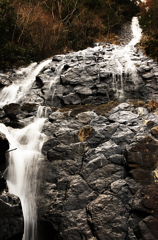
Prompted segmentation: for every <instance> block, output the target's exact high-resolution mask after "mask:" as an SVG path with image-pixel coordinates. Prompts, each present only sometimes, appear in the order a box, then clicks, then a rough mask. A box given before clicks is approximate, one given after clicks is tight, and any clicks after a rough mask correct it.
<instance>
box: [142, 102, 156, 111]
mask: <svg viewBox="0 0 158 240" xmlns="http://www.w3.org/2000/svg"><path fill="white" fill-rule="evenodd" d="M145 107H147V108H148V110H149V111H150V112H154V111H155V110H156V109H157V108H158V101H156V100H153V99H152V100H150V101H149V102H148V103H147V104H146V105H145Z"/></svg>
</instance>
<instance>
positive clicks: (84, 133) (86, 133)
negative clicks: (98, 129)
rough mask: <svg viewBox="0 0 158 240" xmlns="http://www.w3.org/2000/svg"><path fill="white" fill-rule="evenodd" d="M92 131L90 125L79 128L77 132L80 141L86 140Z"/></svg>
mask: <svg viewBox="0 0 158 240" xmlns="http://www.w3.org/2000/svg"><path fill="white" fill-rule="evenodd" d="M92 132H93V128H91V127H90V126H85V127H83V128H81V129H80V131H79V133H78V139H79V141H80V142H84V141H86V140H87V139H88V138H89V137H90V136H91V134H92Z"/></svg>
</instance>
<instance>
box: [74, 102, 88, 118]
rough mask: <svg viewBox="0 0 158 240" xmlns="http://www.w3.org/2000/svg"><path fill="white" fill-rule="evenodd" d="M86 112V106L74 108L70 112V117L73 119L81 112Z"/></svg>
mask: <svg viewBox="0 0 158 240" xmlns="http://www.w3.org/2000/svg"><path fill="white" fill-rule="evenodd" d="M87 111H89V110H88V109H87V107H86V106H82V105H78V106H77V107H76V108H74V109H73V110H72V111H71V113H70V116H71V117H75V116H76V115H77V114H79V113H81V112H87Z"/></svg>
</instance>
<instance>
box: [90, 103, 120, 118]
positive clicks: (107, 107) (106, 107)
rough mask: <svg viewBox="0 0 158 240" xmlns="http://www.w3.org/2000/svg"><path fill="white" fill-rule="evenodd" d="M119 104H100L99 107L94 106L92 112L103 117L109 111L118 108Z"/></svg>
mask: <svg viewBox="0 0 158 240" xmlns="http://www.w3.org/2000/svg"><path fill="white" fill-rule="evenodd" d="M119 104H120V102H117V101H111V102H108V103H107V104H101V105H98V106H96V107H95V110H94V111H95V112H96V113H97V114H98V115H102V116H105V115H106V114H107V113H108V112H109V111H111V109H113V108H114V107H116V106H118V105H119Z"/></svg>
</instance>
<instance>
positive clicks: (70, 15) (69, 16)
mask: <svg viewBox="0 0 158 240" xmlns="http://www.w3.org/2000/svg"><path fill="white" fill-rule="evenodd" d="M77 3H78V0H77V1H76V3H75V6H74V9H73V11H72V12H70V13H69V14H68V15H67V16H66V17H65V18H64V19H62V22H64V21H65V20H66V19H67V18H68V20H69V19H70V18H71V17H72V15H73V13H74V12H75V11H76V6H77Z"/></svg>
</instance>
